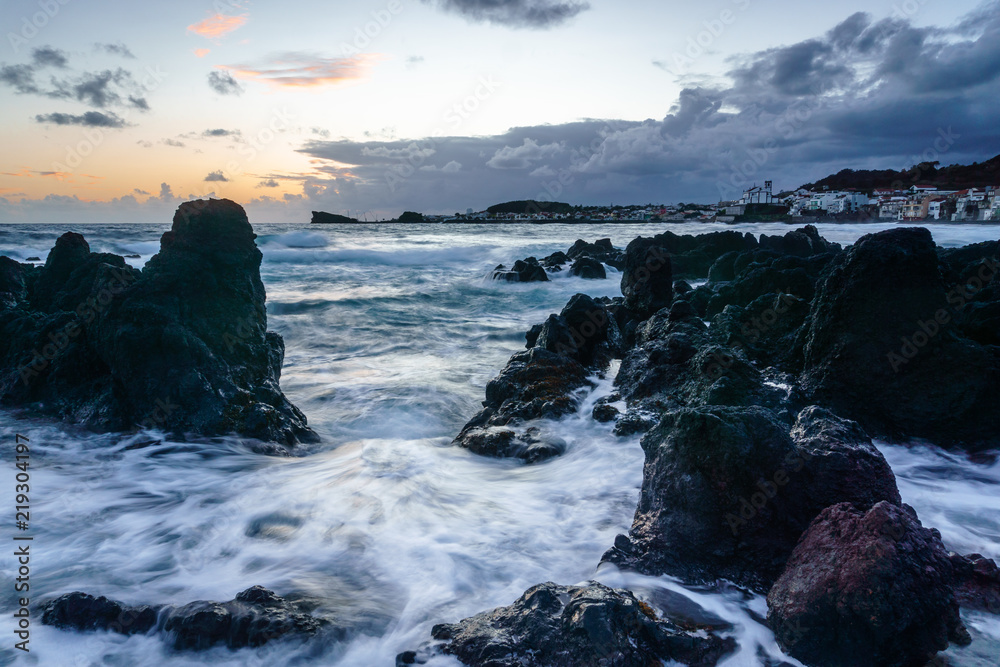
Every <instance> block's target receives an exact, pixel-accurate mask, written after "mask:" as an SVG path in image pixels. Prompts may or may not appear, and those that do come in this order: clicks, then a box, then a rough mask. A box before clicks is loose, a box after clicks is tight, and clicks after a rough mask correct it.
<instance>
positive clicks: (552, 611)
mask: <svg viewBox="0 0 1000 667" xmlns="http://www.w3.org/2000/svg"><path fill="white" fill-rule="evenodd" d="M431 634H432V636H433V637H434V639H436V640H439V641H442V642H445V643H444V644H443V645H442V646H441V647H440V649H439V650H441V651H442V652H444V653H446V654H450V655H454V656H455V657H457V658H458V659H459V660H461V661H462V663H463V664H466V665H469V667H631V666H633V665H658V664H661V663H662V662H664V661H674V663H673V664H676V663H680V664H684V665H700V666H704V667H710V666H711V665H714V664H716V662H717V661H718V660H719V659H720V658H721V657H723V656H724V655H726V654H727V653H729V652H731V651H732V650H733V648H734V645H733V641H732V640H731V639H730V640H727V641H725V642H724V641H722V640H720V639H719V638H718V637H716V636H714V635H711V634H706V633H704V632H687V631H684V630H682V629H681V628H679V627H678V626H676V625H674V624H673V623H671V622H670V621H668V620H666V619H662V618H659V617H658V616H657V614H656V612H655V611H654V610H653V609H652V608H651V607H650V606H649V605H648V604H646V603H644V602H641V601H640V600H638V599H637V598H636V597H635V596H634V595H633V594H632V593H630V592H629V591H627V590H621V589H614V588H608V587H607V586H604V585H603V584H599V583H596V582H591V583H589V584H587V585H586V586H557V585H556V584H553V583H545V584H539V585H537V586H534V587H532V588H530V589H528V590H527V591H526V592H525V593H524V595H522V596H521V597H520V598H519V599H518V600H517V601H516V602H514V604H512V605H510V606H509V607H499V608H497V609H494V610H493V611H489V612H484V613H482V614H478V615H476V616H473V617H471V618H467V619H465V620H463V621H460V622H458V623H450V624H442V625H436V626H434V628H433V629H432V630H431ZM428 653H430V654H432V653H433V652H432V651H431V652H420V653H418V652H416V651H407V652H405V653H402V654H400V655H399V656H398V657H397V659H396V664H397V666H400V665H409V664H417V663H419V662H425V661H426V659H427V658H428V657H430V656H429V655H428Z"/></svg>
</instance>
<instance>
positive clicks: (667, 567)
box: [604, 406, 900, 592]
mask: <svg viewBox="0 0 1000 667" xmlns="http://www.w3.org/2000/svg"><path fill="white" fill-rule="evenodd" d="M642 447H643V450H644V451H645V453H646V464H645V467H644V471H643V485H642V492H641V495H640V497H639V506H638V508H637V509H636V515H635V520H634V522H633V524H632V529H631V531H630V532H629V535H628V536H625V535H620V536H619V537H618V538H617V539H616V540H615V546H614V547H613V548H612V549H611V550H610V551H608V552H607V553H606V554H605V556H604V560H606V561H608V562H612V563H615V564H616V565H618V566H620V567H627V568H629V569H634V570H638V571H640V572H643V573H646V574H653V575H659V574H670V575H673V576H677V577H680V578H682V579H684V580H686V581H691V582H709V581H715V580H716V579H721V578H725V579H729V580H730V581H733V582H735V583H738V584H740V585H743V586H746V587H748V588H751V589H754V590H757V591H762V592H763V591H766V590H767V589H768V587H769V586H770V585H771V584H772V583H773V582H774V581H775V580H776V579H777V577H778V576H779V575H780V574H781V571H782V569H783V567H784V563H785V560H786V559H787V558H788V556H789V555H790V554H791V553H792V550H793V549H794V548H795V545H796V543H797V542H798V540H799V537H800V536H801V535H802V532H803V531H804V530H805V529H806V528H807V527H808V525H809V522H810V521H812V520H813V519H814V518H815V517H816V516H818V515H819V513H820V512H821V511H822V510H823V509H825V508H826V507H828V506H830V505H832V504H835V503H838V502H844V501H846V502H853V503H856V504H857V505H858V506H859V507H870V506H871V505H872V504H874V503H876V502H879V501H882V500H888V501H890V502H893V503H899V502H900V500H899V492H898V491H897V489H896V482H895V478H894V476H893V474H892V471H891V470H890V468H889V466H888V464H887V463H886V462H885V459H884V458H883V457H882V455H881V454H880V453H879V452H878V450H876V449H875V448H874V446H872V444H871V441H870V440H868V438H867V436H865V435H864V433H863V432H861V431H860V429H859V428H858V427H857V425H856V424H853V423H851V422H846V421H844V420H840V419H838V418H837V417H835V416H833V415H831V414H829V413H827V412H825V411H823V410H821V409H818V408H807V409H806V410H803V411H802V413H801V414H800V415H799V417H798V419H797V421H796V423H795V425H794V427H793V428H791V429H789V426H788V425H787V424H785V423H782V422H781V421H779V420H778V419H777V418H776V417H775V415H774V414H773V413H772V412H771V411H769V410H767V409H765V408H762V407H721V406H713V407H701V408H695V409H683V410H679V411H676V412H672V413H668V414H666V415H665V416H664V417H663V418H662V420H661V421H660V423H659V424H658V425H657V427H656V428H655V429H653V430H652V431H650V432H649V433H647V434H646V435H645V436H644V437H643V439H642Z"/></svg>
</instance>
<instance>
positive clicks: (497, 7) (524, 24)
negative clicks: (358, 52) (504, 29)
mask: <svg viewBox="0 0 1000 667" xmlns="http://www.w3.org/2000/svg"><path fill="white" fill-rule="evenodd" d="M424 2H429V3H431V4H435V5H437V6H439V7H441V8H442V9H444V10H445V11H448V12H452V13H454V14H458V15H460V16H463V17H465V18H467V19H469V20H472V21H481V22H487V23H496V24H499V25H506V26H509V27H512V28H551V27H554V26H557V25H560V24H562V23H565V22H566V21H568V20H569V19H571V18H573V17H574V16H576V15H577V14H579V13H580V12H582V11H585V10H587V9H589V8H590V5H589V4H587V3H586V2H561V1H559V0H424Z"/></svg>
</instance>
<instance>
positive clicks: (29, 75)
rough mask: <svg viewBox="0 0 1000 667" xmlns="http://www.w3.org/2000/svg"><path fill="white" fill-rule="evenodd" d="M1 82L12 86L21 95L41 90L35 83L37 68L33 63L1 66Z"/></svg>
mask: <svg viewBox="0 0 1000 667" xmlns="http://www.w3.org/2000/svg"><path fill="white" fill-rule="evenodd" d="M0 83H3V84H5V85H8V86H10V87H11V88H13V89H14V91H15V92H16V93H18V94H20V95H28V94H32V93H39V92H40V91H39V89H38V86H36V85H35V70H34V68H33V67H32V66H31V65H3V66H0Z"/></svg>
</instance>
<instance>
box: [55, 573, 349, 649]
mask: <svg viewBox="0 0 1000 667" xmlns="http://www.w3.org/2000/svg"><path fill="white" fill-rule="evenodd" d="M42 623H44V624H45V625H52V626H55V627H57V628H61V629H63V630H76V631H95V630H103V631H109V632H115V633H118V634H123V635H133V634H147V633H149V632H150V631H153V630H155V631H156V632H160V633H164V634H166V635H167V636H168V637H170V639H171V643H172V645H173V647H174V648H175V649H178V650H204V649H208V648H211V647H212V646H216V645H220V644H221V645H224V646H226V647H228V648H231V649H238V648H243V647H247V646H262V645H264V644H266V643H268V642H269V641H273V640H276V639H280V638H289V637H298V638H306V637H311V636H313V635H315V634H316V633H317V632H319V631H320V630H323V629H328V630H332V631H335V630H336V629H335V628H333V627H332V626H331V624H330V622H329V621H328V620H326V619H322V618H317V617H315V616H312V615H310V614H308V613H306V612H304V611H303V610H302V608H301V607H300V606H299V605H296V604H294V603H291V602H289V601H287V600H285V599H283V598H281V597H278V596H277V595H275V594H274V593H273V592H272V591H269V590H267V589H266V588H263V587H261V586H254V587H252V588H248V589H247V590H245V591H243V592H242V593H240V594H239V595H237V596H236V599H235V600H230V601H229V602H192V603H190V604H186V605H184V606H182V607H172V606H169V605H155V606H150V605H141V606H134V607H133V606H128V605H125V604H122V603H121V602H117V601H115V600H109V599H108V598H106V597H94V596H92V595H87V594H86V593H68V594H66V595H63V596H61V597H58V598H56V599H55V600H51V601H49V602H47V603H45V604H44V605H43V606H42Z"/></svg>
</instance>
